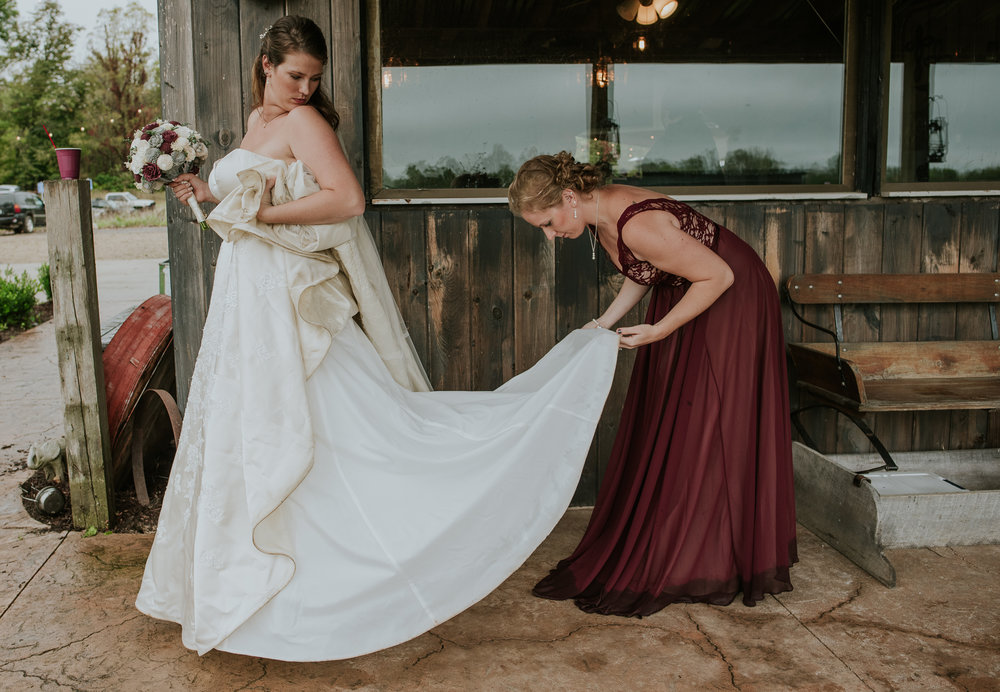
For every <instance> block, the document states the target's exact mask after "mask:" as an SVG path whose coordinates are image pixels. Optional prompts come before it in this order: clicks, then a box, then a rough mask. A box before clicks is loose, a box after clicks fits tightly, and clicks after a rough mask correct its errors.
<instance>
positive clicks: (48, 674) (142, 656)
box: [0, 260, 1000, 692]
mask: <svg viewBox="0 0 1000 692" xmlns="http://www.w3.org/2000/svg"><path fill="white" fill-rule="evenodd" d="M25 261H27V260H25ZM154 276H155V274H154ZM105 285H112V284H111V282H106V283H105ZM111 297H112V298H114V299H116V300H123V301H124V300H131V298H130V297H129V296H127V295H121V294H116V295H114V296H111ZM145 297H148V296H136V299H135V300H134V302H133V304H137V303H138V302H141V300H142V299H144V298H145ZM61 428H62V420H61V401H60V394H59V382H58V372H57V370H56V365H55V345H54V336H53V333H52V330H51V325H49V326H42V327H39V328H36V329H34V330H32V331H30V332H27V333H25V334H23V335H21V336H19V337H17V338H16V339H13V340H11V341H8V342H5V343H3V344H0V691H4V692H5V691H7V690H11V691H17V692H20V691H21V690H54V691H58V690H81V691H87V690H123V691H131V690H157V691H159V690H184V691H189V690H211V691H212V692H229V691H236V690H247V691H250V690H253V691H261V692H264V691H272V690H274V691H279V690H295V691H296V692H298V691H299V690H306V691H308V690H339V689H345V690H346V689H351V690H379V691H383V690H435V691H436V690H442V691H451V690H456V691H459V690H461V691H463V692H464V691H467V690H490V691H493V690H518V691H519V690H545V691H549V690H553V691H561V690H566V691H570V690H572V691H573V692H578V691H587V690H601V691H605V690H629V691H632V690H635V691H637V692H642V691H645V690H656V691H662V690H706V689H719V690H734V689H735V690H767V691H771V690H824V691H825V690H831V691H833V690H851V691H853V690H871V691H879V692H882V691H890V690H997V689H1000V588H998V584H1000V546H974V547H936V548H926V549H908V550H894V551H890V553H891V554H890V558H891V560H892V562H893V564H894V565H895V566H896V569H897V574H898V581H899V583H898V586H897V587H896V588H894V589H887V588H885V587H883V586H882V585H881V584H879V583H878V582H877V581H875V580H874V579H873V578H872V577H870V576H869V575H868V574H866V573H865V572H863V571H861V570H860V569H858V568H857V567H856V566H855V565H854V564H853V563H851V562H849V561H848V560H847V559H846V558H844V557H843V556H842V555H840V554H839V553H838V552H837V551H836V550H834V549H832V548H831V547H830V546H828V545H827V544H825V543H823V542H822V541H820V540H819V539H817V538H816V537H815V536H813V535H812V534H811V533H809V532H808V531H806V530H805V529H803V528H801V527H800V528H799V543H800V545H799V555H800V558H801V561H800V562H799V564H798V565H796V566H795V567H794V568H793V569H792V581H793V583H794V585H795V590H794V591H791V592H788V593H784V594H780V595H779V596H777V597H768V598H765V599H764V600H763V601H762V602H760V603H759V604H758V605H757V606H756V607H754V608H747V607H745V606H743V605H742V604H741V603H740V602H739V599H737V600H736V601H735V602H734V603H733V604H732V605H730V606H726V607H718V606H708V605H702V604H675V605H671V606H669V607H668V608H666V609H665V610H663V611H661V612H659V613H656V614H655V615H652V616H650V617H646V618H642V619H634V618H618V617H604V616H600V615H594V614H589V613H584V612H582V611H580V610H578V609H577V608H575V607H574V606H573V605H572V604H571V603H567V602H556V601H549V600H545V599H539V598H535V597H533V596H532V595H531V587H532V586H533V585H534V583H535V582H536V581H537V580H538V579H540V578H541V577H542V576H544V575H545V574H546V573H547V571H548V569H550V568H551V567H552V565H554V564H555V562H556V561H557V560H558V559H560V558H562V557H565V556H566V555H567V554H568V553H569V552H570V551H571V550H572V549H573V548H574V547H575V545H576V542H577V540H578V539H579V537H580V535H581V534H582V532H583V529H584V527H585V526H586V522H587V518H588V510H585V509H578V510H571V511H570V512H568V513H567V515H566V516H565V517H564V518H563V520H562V521H561V522H560V524H559V526H558V527H557V528H556V530H555V531H554V532H553V533H552V535H551V536H549V538H548V540H546V542H545V543H544V544H543V545H542V546H541V547H540V548H539V549H538V551H536V552H535V554H534V555H532V556H531V558H529V560H528V561H527V562H526V563H525V564H524V565H523V566H522V567H521V569H519V570H518V571H517V572H515V573H514V574H513V575H511V577H510V578H509V579H508V580H507V581H506V582H504V583H503V584H502V585H501V586H500V587H498V588H497V589H496V590H495V591H494V592H493V593H492V594H490V595H489V596H488V597H487V598H485V599H484V600H483V601H481V602H480V603H478V604H476V605H475V606H473V607H472V608H470V609H468V610H467V611H465V612H464V613H461V614H460V615H458V616H456V617H455V618H453V619H451V620H449V621H448V622H445V623H443V624H441V625H440V626H438V627H436V628H435V629H434V630H432V631H431V632H428V633H426V634H424V635H422V636H420V637H417V638H416V639H413V640H412V641H409V642H406V643H404V644H401V645H399V646H396V647H393V648H391V649H387V650H385V651H380V652H377V653H374V654H370V655H368V656H363V657H360V658H356V659H351V660H347V661H331V662H326V663H309V664H302V663H287V662H283V661H270V660H265V659H259V658H250V657H244V656H237V655H233V654H226V653H221V652H217V651H213V652H209V653H208V654H206V655H205V656H203V657H198V656H197V655H196V654H195V653H193V652H191V651H188V650H186V649H184V648H183V646H182V645H181V642H180V629H179V627H178V626H176V625H174V624H172V623H165V622H159V621H156V620H152V619H150V618H148V617H146V616H144V615H142V614H140V613H138V611H136V610H135V607H134V605H133V604H134V599H135V595H136V592H137V591H138V588H139V581H140V578H141V575H142V569H143V565H144V563H145V559H146V555H147V553H148V551H149V546H150V543H151V537H149V536H142V535H116V534H111V535H98V536H94V537H92V538H84V537H83V535H82V534H81V533H79V532H70V533H68V534H63V533H53V532H49V531H46V530H45V529H46V527H44V526H42V525H40V524H38V523H36V522H34V521H33V520H32V519H31V518H30V517H28V515H27V514H26V513H24V510H23V508H22V506H21V501H20V492H19V489H18V487H17V485H18V483H19V482H20V481H21V480H23V479H24V478H26V477H27V476H28V475H30V473H29V472H27V471H26V470H23V469H21V470H17V469H16V466H17V462H19V461H21V460H23V455H24V454H26V452H27V446H28V445H29V444H30V443H31V442H33V441H35V440H37V439H39V438H40V437H43V436H46V435H50V434H53V433H56V432H58V431H59V430H61Z"/></svg>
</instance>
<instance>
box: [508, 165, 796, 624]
mask: <svg viewBox="0 0 1000 692" xmlns="http://www.w3.org/2000/svg"><path fill="white" fill-rule="evenodd" d="M508 199H509V202H510V208H511V210H512V211H513V212H514V213H515V214H516V215H518V216H520V217H522V218H523V219H524V220H525V221H527V222H528V223H530V224H532V225H533V226H538V227H539V228H541V229H542V231H543V232H544V233H545V235H546V236H547V237H548V238H550V239H552V238H578V237H580V236H581V235H587V237H588V239H589V241H590V244H591V249H592V250H593V251H594V252H595V255H594V256H595V257H596V247H597V245H598V244H600V245H601V247H602V248H603V249H604V250H605V252H606V253H607V254H608V256H609V258H610V259H611V261H612V262H613V263H614V265H615V266H616V267H617V268H618V270H619V271H620V272H621V273H622V274H624V275H625V279H624V283H623V284H622V287H621V290H620V291H619V292H618V295H617V297H616V298H615V299H614V300H613V301H612V302H611V304H610V305H608V307H607V309H606V310H605V311H604V312H603V313H602V314H601V315H599V316H597V317H595V318H594V319H593V320H591V322H590V323H589V324H588V325H587V326H588V327H590V328H595V329H596V328H601V329H614V328H615V325H616V324H617V323H618V322H619V321H620V320H621V319H622V318H623V317H624V316H625V315H626V314H627V313H628V311H629V310H630V309H631V308H633V307H634V306H635V305H636V304H638V303H639V301H640V300H642V298H643V297H644V296H645V295H646V294H647V293H650V300H649V308H648V312H647V314H646V321H645V322H644V323H643V324H638V325H629V326H620V327H618V328H617V330H616V331H617V332H618V334H619V335H620V345H621V346H622V347H623V348H629V349H638V353H637V356H636V362H635V368H634V370H633V372H632V379H631V382H630V384H629V389H628V394H627V396H626V399H625V405H624V409H623V411H622V417H621V422H620V424H619V428H618V435H617V437H616V439H615V443H614V447H613V450H612V452H611V458H610V460H609V462H608V466H607V472H606V474H605V477H604V481H603V484H602V486H601V489H600V492H599V493H598V497H597V503H596V505H595V507H594V511H593V514H592V515H591V519H590V524H589V526H588V527H587V531H586V533H585V534H584V536H583V539H582V540H581V541H580V544H579V546H577V548H576V550H575V551H574V552H573V554H572V555H570V556H569V557H568V558H566V559H565V560H562V561H561V562H560V563H559V564H558V565H557V566H556V568H555V569H554V570H552V572H551V573H550V574H549V576H547V577H546V578H544V579H543V580H542V581H540V582H539V583H538V584H537V585H536V586H535V590H534V592H535V594H536V595H538V596H541V597H543V598H552V599H568V598H572V599H574V600H575V602H576V604H577V606H579V607H580V608H581V609H583V610H585V611H588V612H595V613H603V614H615V615H630V616H643V615H649V614H651V613H654V612H656V611H658V610H660V609H661V608H663V607H664V606H666V605H668V604H670V603H674V602H678V601H680V602H705V603H713V604H717V605H725V604H728V603H730V602H731V601H732V600H733V598H734V597H735V596H736V594H738V593H742V594H743V602H744V603H745V604H746V605H749V606H752V605H754V604H755V603H756V602H757V601H759V600H760V599H762V598H763V597H764V595H765V594H769V593H770V594H775V593H781V592H783V591H788V590H790V589H791V588H792V585H791V580H790V579H789V568H790V567H791V565H792V564H793V563H794V562H796V561H797V553H796V542H795V504H794V499H793V484H792V457H791V433H790V429H789V410H788V387H787V384H786V382H787V375H786V372H785V347H784V337H783V333H782V325H781V313H780V309H779V301H778V295H777V291H776V290H775V286H774V282H773V280H772V278H771V276H770V274H769V273H768V271H767V268H766V267H765V266H764V264H763V262H761V260H760V258H759V257H758V256H757V255H756V253H755V252H754V251H753V249H752V248H751V247H750V246H749V245H747V244H746V243H744V242H743V241H742V240H740V239H739V238H738V237H737V236H735V235H734V234H733V233H732V232H730V231H729V230H727V229H725V228H723V227H722V226H720V225H718V224H716V223H714V222H713V221H711V220H710V219H709V218H707V217H705V216H703V215H701V214H699V213H698V212H696V211H694V210H693V209H692V208H691V207H689V206H687V205H686V204H683V203H681V202H678V201H676V200H672V199H670V198H668V197H665V196H663V195H661V194H659V193H656V192H654V191H652V190H646V189H642V188H637V187H631V186H626V185H602V175H601V173H600V171H599V170H598V169H597V168H596V167H594V166H592V165H589V164H582V163H577V162H576V161H574V159H573V157H572V156H571V155H570V154H568V153H567V152H560V153H559V154H557V155H555V156H549V155H542V156H537V157H535V158H534V159H531V160H530V161H528V162H526V163H525V164H524V165H523V166H521V169H520V170H519V171H518V174H517V176H516V177H515V179H514V182H513V183H512V184H511V186H510V189H509V192H508Z"/></svg>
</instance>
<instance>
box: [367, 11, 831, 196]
mask: <svg viewBox="0 0 1000 692" xmlns="http://www.w3.org/2000/svg"><path fill="white" fill-rule="evenodd" d="M371 1H372V2H373V3H377V7H376V9H377V11H376V13H375V14H376V15H377V16H378V18H379V19H378V26H377V27H375V30H376V32H377V34H376V36H375V38H376V41H375V44H376V45H377V46H378V50H377V51H376V53H377V54H379V57H378V61H377V63H376V64H379V65H381V79H380V81H379V87H378V89H377V91H378V93H377V94H375V97H376V98H377V99H378V103H379V106H380V112H381V117H380V118H377V122H376V124H375V129H376V130H377V132H375V133H374V136H375V137H377V138H379V143H380V146H376V147H374V149H375V150H376V151H377V152H379V153H378V154H377V155H379V156H380V160H378V161H373V162H372V178H373V181H372V182H373V190H374V191H375V193H376V195H388V196H392V194H393V191H402V190H407V191H413V190H416V189H432V190H441V189H443V188H451V189H453V190H454V189H455V188H488V189H494V190H496V189H499V188H503V187H505V186H506V185H507V184H509V183H510V181H511V179H512V177H513V174H514V172H515V171H516V170H517V168H518V166H520V164H521V163H522V162H523V161H525V160H526V159H528V158H530V157H531V156H534V155H535V154H538V153H554V152H557V151H559V150H561V149H565V150H568V151H570V152H573V153H574V155H575V156H576V157H577V159H589V160H591V161H594V162H601V163H603V164H604V165H606V166H607V167H608V168H609V170H610V171H611V172H612V175H613V176H614V178H615V179H617V180H620V181H628V182H633V183H636V184H642V185H647V186H670V187H677V186H695V187H702V188H704V187H719V186H726V187H744V188H746V187H748V186H759V185H765V186H769V187H773V186H794V187H795V188H796V189H802V188H803V186H810V185H823V186H840V188H839V189H846V188H845V187H844V182H845V174H844V171H843V169H842V167H843V161H844V158H845V157H844V156H843V151H844V141H845V133H844V112H845V107H844V106H845V104H844V92H845V85H844V80H845V76H844V75H845V64H844V54H845V50H844V43H845V40H844V36H845V29H844V25H845V5H846V3H845V2H844V1H843V0H747V1H745V2H740V3H724V2H722V3H720V2H699V1H696V0H688V1H687V2H685V1H683V0H682V1H681V2H680V3H679V8H678V9H677V11H676V12H675V13H674V14H672V15H671V16H668V17H666V18H663V19H659V20H658V21H655V22H654V23H653V24H645V25H644V24H639V23H638V22H636V21H635V19H633V18H630V17H629V15H630V14H632V16H633V17H634V16H635V15H634V13H631V12H630V9H633V8H631V5H635V6H636V8H639V9H641V8H640V4H639V2H638V0H622V1H621V2H617V3H616V2H614V1H609V0H577V1H575V2H549V3H531V2H515V1H513V0H494V2H490V3H465V2H458V1H457V0H440V1H438V0H436V1H435V2H434V3H430V2H412V1H410V0H371ZM661 4H662V3H661ZM637 11H638V9H637ZM399 194H402V193H399ZM407 194H408V193H407ZM438 196H440V195H438Z"/></svg>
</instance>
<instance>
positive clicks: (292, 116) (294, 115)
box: [288, 106, 334, 137]
mask: <svg viewBox="0 0 1000 692" xmlns="http://www.w3.org/2000/svg"><path fill="white" fill-rule="evenodd" d="M288 124H289V125H291V126H292V127H294V128H295V129H296V130H299V129H306V130H308V131H309V132H310V133H319V132H323V134H327V135H329V136H331V137H332V136H333V135H334V131H333V127H331V126H330V123H328V122H327V121H326V118H324V117H323V116H322V115H320V112H319V111H318V110H316V109H315V108H313V107H312V106H299V107H297V108H293V109H292V110H291V111H289V112H288Z"/></svg>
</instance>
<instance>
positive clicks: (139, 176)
mask: <svg viewBox="0 0 1000 692" xmlns="http://www.w3.org/2000/svg"><path fill="white" fill-rule="evenodd" d="M132 177H133V178H135V182H137V183H140V182H142V176H141V175H139V174H138V173H136V174H135V175H133V176H132Z"/></svg>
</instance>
